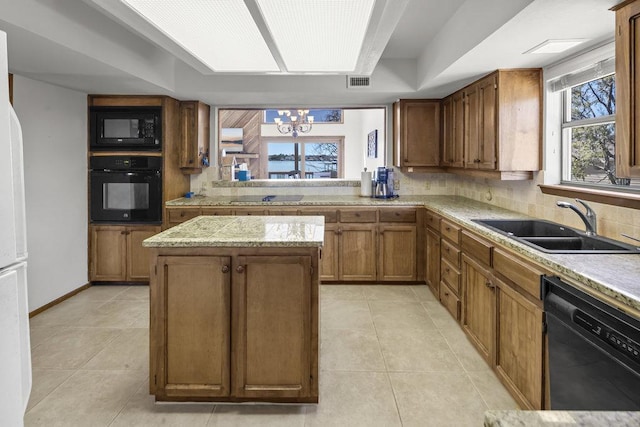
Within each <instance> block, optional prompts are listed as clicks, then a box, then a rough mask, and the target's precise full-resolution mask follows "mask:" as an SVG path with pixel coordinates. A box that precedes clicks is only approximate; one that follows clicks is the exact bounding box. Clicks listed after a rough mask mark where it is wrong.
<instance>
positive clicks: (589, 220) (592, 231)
mask: <svg viewBox="0 0 640 427" xmlns="http://www.w3.org/2000/svg"><path fill="white" fill-rule="evenodd" d="M576 202H578V203H580V204H581V205H582V206H584V207H585V209H586V213H582V211H580V209H578V208H577V207H576V205H572V204H571V203H568V202H557V203H556V205H558V206H560V207H561V208H569V209H571V210H572V211H574V212H575V213H577V214H578V216H579V217H580V219H581V220H582V222H584V225H585V227H586V228H587V236H595V235H596V234H598V222H597V220H596V213H595V212H594V211H593V209H591V207H590V206H589V205H588V204H586V203H585V202H584V201H582V200H580V199H576Z"/></svg>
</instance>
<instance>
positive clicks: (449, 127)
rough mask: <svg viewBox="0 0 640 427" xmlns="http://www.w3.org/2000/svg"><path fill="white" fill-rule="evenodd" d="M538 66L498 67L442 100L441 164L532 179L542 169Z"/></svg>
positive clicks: (502, 176)
mask: <svg viewBox="0 0 640 427" xmlns="http://www.w3.org/2000/svg"><path fill="white" fill-rule="evenodd" d="M541 76H542V74H541V70H539V69H513V70H498V71H495V72H494V73H491V74H489V75H488V76H485V77H483V78H482V79H480V80H478V81H476V82H474V83H472V84H470V85H469V86H467V87H465V88H463V89H461V90H459V91H458V92H456V93H454V94H452V95H450V96H449V97H447V98H445V99H444V100H443V102H442V129H443V155H442V163H443V165H444V166H447V167H450V168H464V170H463V171H460V170H459V169H454V170H453V171H454V172H458V173H467V174H471V175H475V176H479V177H486V178H495V179H503V180H517V179H531V177H532V172H533V171H537V170H539V169H540V147H541V141H542V118H541V117H542V83H541Z"/></svg>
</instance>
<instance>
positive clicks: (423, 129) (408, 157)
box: [393, 99, 440, 170]
mask: <svg viewBox="0 0 640 427" xmlns="http://www.w3.org/2000/svg"><path fill="white" fill-rule="evenodd" d="M393 164H394V166H396V167H399V168H401V169H403V170H407V169H408V168H423V167H427V168H429V167H431V168H433V167H439V166H440V101H439V100H430V99H401V100H399V101H397V102H395V103H394V104H393Z"/></svg>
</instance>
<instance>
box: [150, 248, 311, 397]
mask: <svg viewBox="0 0 640 427" xmlns="http://www.w3.org/2000/svg"><path fill="white" fill-rule="evenodd" d="M169 251H170V250H167V251H166V252H169ZM224 251H225V250H224V249H219V250H209V251H208V252H209V254H202V252H203V251H202V249H200V252H201V254H194V255H192V256H189V255H188V253H187V252H185V251H180V250H178V251H177V252H178V253H179V255H160V256H157V258H156V264H155V265H156V271H157V274H156V275H155V277H153V279H152V281H151V306H152V313H151V331H150V372H151V375H150V387H149V388H150V393H151V394H154V395H155V396H156V398H157V399H158V400H184V399H188V400H221V401H254V400H260V401H274V402H317V400H318V306H317V303H318V276H317V274H318V273H317V271H315V269H317V250H316V255H315V256H312V255H310V254H309V255H302V254H300V255H285V254H282V255H269V253H270V252H269V251H268V250H267V251H265V252H266V253H267V255H258V254H256V255H242V254H241V253H242V251H240V250H233V249H231V250H229V249H227V251H228V253H229V254H228V255H225V254H224V253H223V252H224ZM204 252H207V251H204ZM255 252H257V251H255ZM300 252H301V251H300ZM245 253H246V252H245Z"/></svg>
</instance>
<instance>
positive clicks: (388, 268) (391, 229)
mask: <svg viewBox="0 0 640 427" xmlns="http://www.w3.org/2000/svg"><path fill="white" fill-rule="evenodd" d="M378 219H379V225H378V254H379V255H378V267H379V270H378V280H382V281H411V282H413V281H415V280H416V279H417V262H416V256H417V249H418V248H417V238H418V230H417V226H416V221H417V210H416V209H414V208H381V209H379V210H378Z"/></svg>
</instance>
